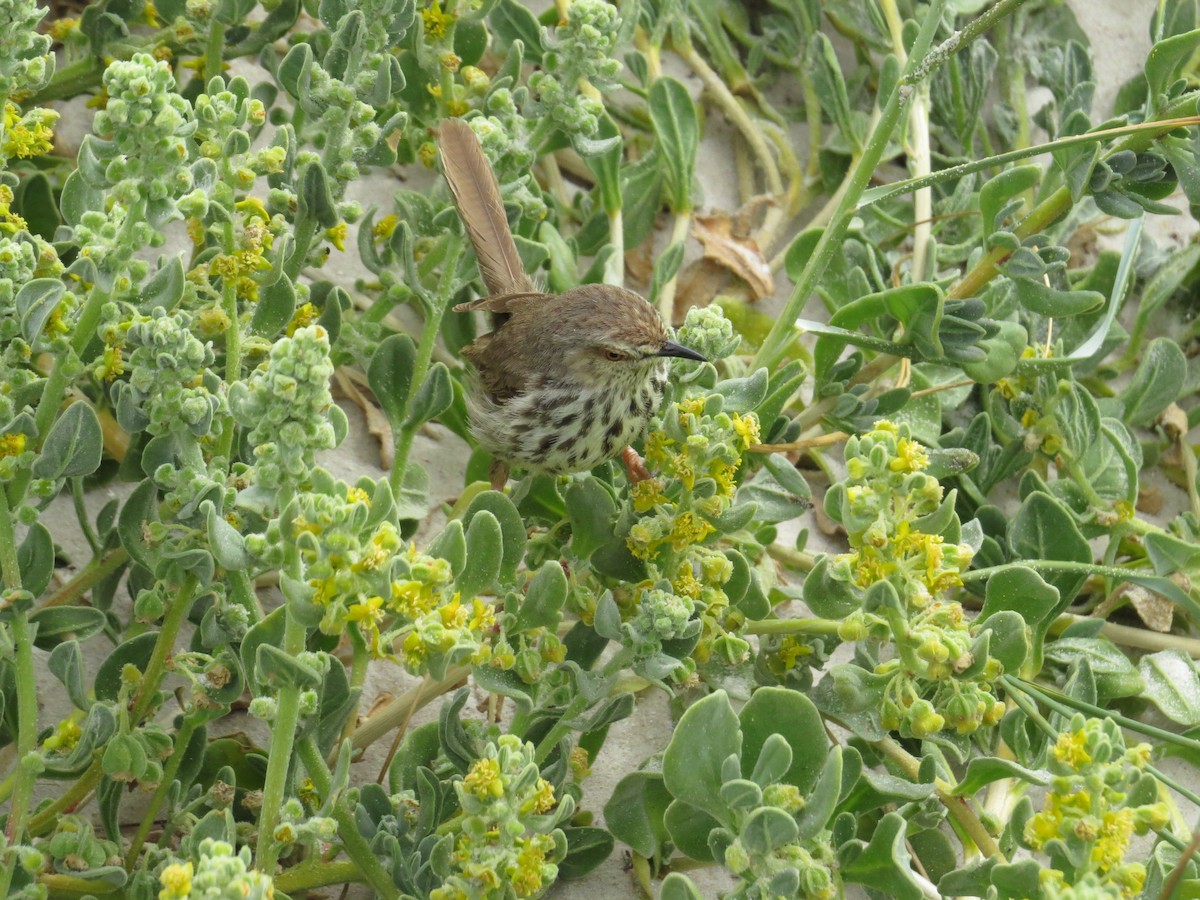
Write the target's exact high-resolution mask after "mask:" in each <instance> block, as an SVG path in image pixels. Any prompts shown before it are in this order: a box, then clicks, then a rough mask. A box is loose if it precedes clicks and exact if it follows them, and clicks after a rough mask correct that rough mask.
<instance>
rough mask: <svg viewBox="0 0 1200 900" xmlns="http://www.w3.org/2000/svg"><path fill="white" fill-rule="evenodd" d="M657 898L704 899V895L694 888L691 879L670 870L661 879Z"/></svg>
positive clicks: (673, 899)
mask: <svg viewBox="0 0 1200 900" xmlns="http://www.w3.org/2000/svg"><path fill="white" fill-rule="evenodd" d="M658 900H704V895H703V894H701V893H700V891H698V890H697V889H696V885H694V884H693V883H692V879H690V878H688V877H687V876H686V875H683V874H681V873H679V872H671V873H670V874H668V875H667V877H666V878H664V879H663V883H662V888H661V889H660V890H659V892H658Z"/></svg>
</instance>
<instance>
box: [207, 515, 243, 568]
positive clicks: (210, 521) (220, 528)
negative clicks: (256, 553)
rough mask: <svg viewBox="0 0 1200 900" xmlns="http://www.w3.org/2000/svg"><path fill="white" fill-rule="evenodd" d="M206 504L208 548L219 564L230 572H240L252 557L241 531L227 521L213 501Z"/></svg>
mask: <svg viewBox="0 0 1200 900" xmlns="http://www.w3.org/2000/svg"><path fill="white" fill-rule="evenodd" d="M204 505H205V507H206V509H205V516H206V527H207V530H208V549H209V550H210V551H211V552H212V555H213V559H215V560H216V562H217V565H219V566H220V567H221V568H222V569H225V570H227V571H230V572H239V571H241V570H242V569H245V568H247V567H248V566H249V565H250V562H251V559H250V554H249V553H248V552H247V550H246V540H245V538H243V537H242V534H241V532H240V531H238V530H237V529H236V528H234V527H233V526H232V525H230V524H229V523H228V522H227V521H225V517H224V516H222V515H220V514H219V513H218V512H217V509H216V507H215V506H214V505H213V504H212V502H211V501H205V504H204Z"/></svg>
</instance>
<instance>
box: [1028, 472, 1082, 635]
mask: <svg viewBox="0 0 1200 900" xmlns="http://www.w3.org/2000/svg"><path fill="white" fill-rule="evenodd" d="M1008 542H1009V545H1010V546H1011V547H1012V550H1013V553H1014V554H1015V555H1016V556H1017V558H1019V559H1031V560H1032V559H1053V560H1064V561H1068V562H1082V563H1090V562H1091V561H1092V548H1091V546H1090V545H1089V544H1088V542H1087V541H1086V540H1084V537H1083V535H1082V534H1080V533H1079V528H1078V526H1077V525H1076V524H1075V518H1074V516H1072V515H1071V513H1070V512H1068V511H1067V509H1066V508H1065V507H1064V506H1063V505H1062V503H1061V502H1059V501H1058V500H1056V499H1055V498H1053V497H1051V496H1050V495H1049V494H1046V493H1043V492H1042V491H1034V492H1032V493H1031V494H1030V495H1029V496H1028V497H1026V498H1025V502H1024V503H1022V504H1021V508H1020V509H1018V510H1017V514H1016V515H1015V516H1014V517H1013V519H1012V521H1011V522H1010V523H1009V528H1008ZM1086 578H1087V576H1086V575H1080V574H1076V573H1074V572H1053V573H1051V572H1048V573H1046V576H1045V581H1046V582H1047V583H1048V584H1051V585H1053V586H1054V587H1055V588H1057V590H1058V593H1059V607H1060V608H1056V609H1055V613H1056V614H1057V613H1058V612H1061V610H1062V609H1065V608H1066V606H1067V605H1068V604H1069V603H1070V602H1071V601H1072V600H1074V599H1075V595H1076V594H1077V593H1079V589H1080V587H1082V586H1083V582H1084V581H1085V580H1086ZM1019 611H1020V610H1018V612H1019Z"/></svg>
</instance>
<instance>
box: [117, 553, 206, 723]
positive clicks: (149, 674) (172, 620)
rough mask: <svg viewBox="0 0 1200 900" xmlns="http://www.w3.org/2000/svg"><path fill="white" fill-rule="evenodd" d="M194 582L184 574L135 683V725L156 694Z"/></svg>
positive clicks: (188, 607)
mask: <svg viewBox="0 0 1200 900" xmlns="http://www.w3.org/2000/svg"><path fill="white" fill-rule="evenodd" d="M196 584H197V582H196V579H195V577H194V576H192V575H188V576H186V577H185V578H184V581H183V584H181V585H180V586H179V593H178V594H176V595H175V599H174V600H172V601H171V605H170V606H169V607H168V608H167V614H166V615H165V616H163V623H162V630H161V631H159V633H158V639H157V640H156V641H155V643H154V650H153V651H151V653H150V661H149V662H148V663H146V671H145V673H144V674H143V675H142V683H141V684H140V685H139V686H138V693H137V697H136V698H135V700H134V702H133V709H132V711H131V716H132V719H133V722H134V724H135V725H136V724H137V723H138V722H141V720H142V719H144V718H145V717H146V716H147V715H149V714H150V711H151V709H152V708H153V706H154V702H155V700H156V699H157V697H158V686H159V684H160V683H161V682H162V679H163V676H164V675H165V674H166V672H167V663H168V661H169V660H170V658H171V651H173V650H174V649H175V641H176V639H177V638H178V637H179V629H180V628H182V627H183V623H184V622H185V621H187V616H188V613H189V612H191V609H192V603H193V602H194V601H195V599H196Z"/></svg>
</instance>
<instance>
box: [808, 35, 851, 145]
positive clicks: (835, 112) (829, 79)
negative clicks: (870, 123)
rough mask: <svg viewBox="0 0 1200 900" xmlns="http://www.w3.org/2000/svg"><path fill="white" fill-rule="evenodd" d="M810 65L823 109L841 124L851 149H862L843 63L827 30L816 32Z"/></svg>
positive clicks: (812, 43) (840, 132)
mask: <svg viewBox="0 0 1200 900" xmlns="http://www.w3.org/2000/svg"><path fill="white" fill-rule="evenodd" d="M806 64H807V66H808V67H809V68H810V72H811V75H812V83H813V88H814V89H815V90H816V93H817V97H818V99H819V100H820V103H819V106H820V109H821V111H822V112H823V113H824V114H825V115H827V116H828V117H829V118H830V120H831V121H832V122H833V124H834V125H835V126H836V127H837V130H838V136H839V137H840V138H841V139H842V140H843V141H845V142H846V143H847V144H848V145H849V147H850V150H851V152H857V151H858V150H860V149H862V136H861V135H860V134H859V129H858V127H857V124H856V122H855V117H854V111H853V109H852V108H851V106H850V97H849V94H848V92H847V91H846V81H845V79H844V78H843V77H842V66H841V63H839V62H838V58H837V53H836V52H835V51H834V49H833V43H832V42H831V41H830V40H829V38H828V37H826V36H825V35H824V34H823V33H821V32H817V33H816V34H814V35H813V37H812V42H811V43H810V45H809V48H808V54H807V57H806Z"/></svg>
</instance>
